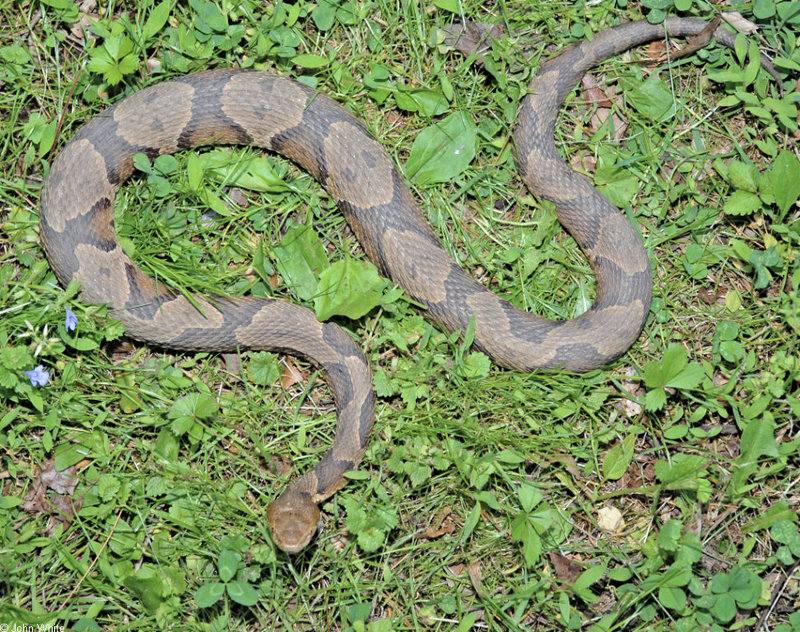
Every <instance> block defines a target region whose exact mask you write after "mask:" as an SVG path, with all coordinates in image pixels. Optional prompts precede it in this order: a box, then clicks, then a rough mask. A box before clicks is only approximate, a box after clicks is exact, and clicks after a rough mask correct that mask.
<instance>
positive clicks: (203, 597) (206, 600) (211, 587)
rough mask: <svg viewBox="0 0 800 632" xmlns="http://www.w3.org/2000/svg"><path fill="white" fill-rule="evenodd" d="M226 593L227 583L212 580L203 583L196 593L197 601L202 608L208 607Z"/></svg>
mask: <svg viewBox="0 0 800 632" xmlns="http://www.w3.org/2000/svg"><path fill="white" fill-rule="evenodd" d="M224 593H225V584H223V583H221V582H210V583H208V584H203V585H202V586H200V588H198V589H197V592H196V593H195V594H194V600H195V603H197V605H198V606H200V607H201V608H208V607H209V606H213V605H214V604H215V603H217V602H218V601H219V598H220V597H222V595H223V594H224Z"/></svg>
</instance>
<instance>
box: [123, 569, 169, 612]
mask: <svg viewBox="0 0 800 632" xmlns="http://www.w3.org/2000/svg"><path fill="white" fill-rule="evenodd" d="M122 583H123V584H124V585H125V587H126V588H128V589H130V590H132V591H133V592H134V593H136V596H137V597H139V599H140V600H141V601H142V605H143V606H144V607H145V610H147V611H148V612H151V613H152V612H155V611H156V610H157V609H158V607H159V606H160V605H161V603H162V602H163V601H164V597H163V590H164V584H163V583H162V581H161V580H160V579H159V578H158V577H142V576H140V575H139V574H137V575H129V576H128V577H126V578H125V579H124V580H122Z"/></svg>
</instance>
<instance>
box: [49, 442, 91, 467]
mask: <svg viewBox="0 0 800 632" xmlns="http://www.w3.org/2000/svg"><path fill="white" fill-rule="evenodd" d="M90 454H91V451H90V450H89V448H88V447H86V446H85V445H82V444H80V443H64V444H61V445H60V446H58V447H57V448H56V454H55V462H54V467H55V468H56V470H57V471H59V472H61V471H63V470H66V469H67V468H68V467H71V466H72V465H75V464H76V463H80V462H81V461H82V460H83V459H85V458H86V457H88V456H89V455H90Z"/></svg>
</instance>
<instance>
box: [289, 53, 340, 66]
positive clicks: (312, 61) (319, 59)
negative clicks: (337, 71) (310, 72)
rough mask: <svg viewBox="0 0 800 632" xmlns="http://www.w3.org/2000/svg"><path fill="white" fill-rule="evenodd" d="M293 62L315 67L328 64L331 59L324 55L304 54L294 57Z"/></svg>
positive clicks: (298, 64)
mask: <svg viewBox="0 0 800 632" xmlns="http://www.w3.org/2000/svg"><path fill="white" fill-rule="evenodd" d="M292 63H293V64H295V65H297V66H300V67H301V68H309V69H315V68H323V67H325V66H327V65H328V64H330V63H331V60H330V59H328V58H327V57H323V56H322V55H311V54H304V55H297V56H295V57H292Z"/></svg>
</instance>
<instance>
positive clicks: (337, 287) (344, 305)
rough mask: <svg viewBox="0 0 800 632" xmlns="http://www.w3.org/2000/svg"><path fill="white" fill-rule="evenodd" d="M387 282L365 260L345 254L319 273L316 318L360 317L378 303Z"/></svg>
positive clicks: (315, 304) (315, 301)
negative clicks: (358, 259)
mask: <svg viewBox="0 0 800 632" xmlns="http://www.w3.org/2000/svg"><path fill="white" fill-rule="evenodd" d="M386 285H387V282H386V279H384V278H383V277H382V276H381V275H380V274H378V269H377V268H376V267H375V266H374V265H373V264H372V263H368V262H364V261H356V260H355V259H351V258H350V257H346V258H344V259H342V260H340V261H337V262H336V263H334V264H333V265H332V266H331V267H329V268H328V269H326V270H324V271H323V272H322V274H321V275H320V277H319V284H318V285H317V296H316V298H315V299H314V310H315V311H316V313H317V318H319V319H320V320H323V321H324V320H328V319H329V318H331V317H332V316H346V317H348V318H352V319H356V318H361V317H362V316H363V315H364V314H366V313H367V312H369V311H370V310H372V309H373V308H375V307H377V306H378V305H380V302H381V294H382V292H383V290H384V289H385V288H386Z"/></svg>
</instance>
